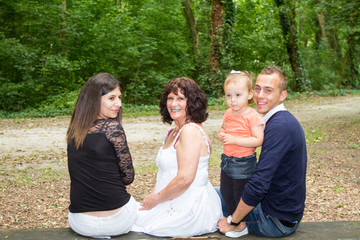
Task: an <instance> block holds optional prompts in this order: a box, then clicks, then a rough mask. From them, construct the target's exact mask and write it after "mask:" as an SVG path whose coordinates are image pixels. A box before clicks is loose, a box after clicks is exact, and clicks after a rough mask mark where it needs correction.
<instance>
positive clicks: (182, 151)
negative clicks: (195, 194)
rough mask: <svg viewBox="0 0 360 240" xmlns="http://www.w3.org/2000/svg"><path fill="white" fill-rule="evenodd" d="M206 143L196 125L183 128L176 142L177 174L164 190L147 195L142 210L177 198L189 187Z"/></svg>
mask: <svg viewBox="0 0 360 240" xmlns="http://www.w3.org/2000/svg"><path fill="white" fill-rule="evenodd" d="M204 144H205V142H204V139H203V137H202V135H201V133H200V131H199V130H198V129H197V128H196V127H195V126H192V125H188V126H186V127H184V128H183V130H182V131H181V134H180V137H179V139H178V141H177V143H176V154H177V162H178V172H177V175H176V176H175V178H174V179H173V180H172V181H171V182H170V183H169V184H168V185H167V186H166V187H165V188H164V189H163V190H161V191H160V192H158V193H156V194H149V195H148V196H146V197H145V198H144V200H143V203H142V208H141V209H140V210H149V209H151V208H153V207H155V206H156V205H158V204H159V203H162V202H165V201H168V200H171V199H174V198H177V197H179V196H181V195H182V194H183V193H184V192H185V191H186V190H187V189H188V188H189V186H190V185H191V183H192V182H193V181H194V179H195V175H196V171H197V167H198V163H199V158H200V154H201V149H202V148H204ZM206 151H207V150H206Z"/></svg>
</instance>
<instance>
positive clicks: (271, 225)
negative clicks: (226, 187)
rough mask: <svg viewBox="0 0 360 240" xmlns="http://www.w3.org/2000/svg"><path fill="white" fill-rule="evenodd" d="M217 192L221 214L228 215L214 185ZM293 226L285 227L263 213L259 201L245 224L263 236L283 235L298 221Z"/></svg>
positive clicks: (297, 224) (294, 229) (294, 228)
mask: <svg viewBox="0 0 360 240" xmlns="http://www.w3.org/2000/svg"><path fill="white" fill-rule="evenodd" d="M214 188H215V190H216V192H217V194H218V195H219V197H220V199H221V205H222V210H223V214H224V216H225V217H228V216H229V213H228V211H227V209H226V206H225V203H224V200H223V198H222V196H221V193H220V188H219V187H214ZM295 223H296V224H295V226H293V227H291V228H290V227H287V226H284V225H283V224H282V223H281V222H280V221H279V219H277V218H274V217H271V216H269V215H267V214H266V213H264V212H263V211H262V209H261V203H259V204H258V205H257V206H256V207H255V208H254V209H253V210H252V211H251V212H250V213H249V214H248V215H247V221H246V225H247V227H248V230H249V231H250V232H252V233H255V234H257V235H260V236H263V237H285V236H287V235H290V234H291V233H293V232H295V231H296V229H298V228H299V225H300V223H299V222H295Z"/></svg>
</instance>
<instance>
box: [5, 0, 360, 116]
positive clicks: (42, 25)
mask: <svg viewBox="0 0 360 240" xmlns="http://www.w3.org/2000/svg"><path fill="white" fill-rule="evenodd" d="M276 3H283V4H284V7H285V8H282V7H279V4H277V5H276ZM216 4H217V5H216ZM280 5H281V4H280ZM213 6H218V7H220V8H218V9H214V8H213ZM288 9H290V10H292V11H291V12H288V11H285V10H288ZM214 10H217V11H214ZM359 12H360V3H359V1H357V0H336V1H335V0H326V1H325V0H303V1H296V0H283V1H278V0H277V1H274V0H222V1H219V0H192V1H191V0H181V1H157V0H131V1H130V0H121V1H114V0H76V1H75V0H47V1H44V0H26V1H25V0H3V1H0V110H1V109H2V110H6V111H21V110H24V109H26V108H34V107H39V106H42V105H43V104H44V103H47V102H54V101H59V98H63V97H64V96H67V95H68V96H76V95H77V92H78V91H79V89H80V87H81V86H82V85H83V84H84V82H85V81H86V80H87V79H88V78H89V77H90V76H92V75H94V74H96V73H98V72H104V71H106V72H110V73H111V74H113V75H115V76H116V77H117V78H118V79H119V80H120V81H121V82H122V84H123V85H124V89H125V91H124V97H125V99H124V100H125V102H128V103H131V104H157V102H158V99H159V95H160V94H161V90H162V87H163V85H164V84H165V83H166V82H168V81H169V80H170V79H172V78H174V77H179V76H188V77H191V78H194V79H195V80H196V81H197V82H198V83H199V84H200V85H201V87H202V88H203V89H204V91H205V92H206V93H207V94H208V95H209V97H218V96H220V95H221V94H222V84H223V81H224V79H225V77H226V75H227V74H228V73H229V71H230V70H231V69H236V70H247V71H249V72H251V73H253V74H254V75H256V74H257V73H258V72H259V71H260V69H261V68H263V67H264V66H266V65H269V64H276V65H279V66H281V67H282V68H284V70H285V71H286V73H287V74H288V76H289V77H288V78H289V86H290V91H309V90H311V89H313V90H321V89H328V88H337V87H348V88H354V87H359V79H360V76H359V73H360V65H359V62H360V61H359V60H360V46H359V42H360V41H359V38H360V28H359V22H360V16H359V15H360V14H359ZM212 13H213V15H212ZM284 16H285V17H287V18H288V20H289V21H290V22H291V24H290V25H289V26H290V28H288V29H289V32H290V33H295V37H296V38H295V39H294V38H293V41H292V42H291V40H289V39H291V38H289V36H294V35H289V34H287V33H286V29H285V31H284V26H285V25H284V23H285V22H284V21H283V20H284V19H283V17H284ZM215 21H216V22H215ZM294 43H295V45H291V44H294ZM289 46H293V47H294V48H293V50H295V53H296V55H294V56H296V57H295V58H292V57H291V55H290V54H289ZM290 49H291V48H290ZM292 53H294V52H292ZM289 56H290V57H289ZM294 63H297V64H298V68H296V67H295V68H294ZM296 69H300V72H299V71H297V70H296ZM65 98H66V97H65ZM66 102H67V101H66Z"/></svg>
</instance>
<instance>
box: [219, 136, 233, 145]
mask: <svg viewBox="0 0 360 240" xmlns="http://www.w3.org/2000/svg"><path fill="white" fill-rule="evenodd" d="M222 142H223V143H224V145H227V144H229V145H230V144H236V137H234V136H232V135H230V134H226V133H225V134H224V136H223V137H222Z"/></svg>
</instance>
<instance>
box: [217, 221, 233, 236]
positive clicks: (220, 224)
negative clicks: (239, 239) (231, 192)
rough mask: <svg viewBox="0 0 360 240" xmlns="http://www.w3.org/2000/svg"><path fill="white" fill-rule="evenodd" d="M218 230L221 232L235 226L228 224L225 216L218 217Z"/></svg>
mask: <svg viewBox="0 0 360 240" xmlns="http://www.w3.org/2000/svg"><path fill="white" fill-rule="evenodd" d="M218 227H219V231H220V232H221V233H223V234H225V233H227V232H230V231H233V230H235V226H232V225H230V224H228V222H227V218H223V219H220V220H219V221H218Z"/></svg>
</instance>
